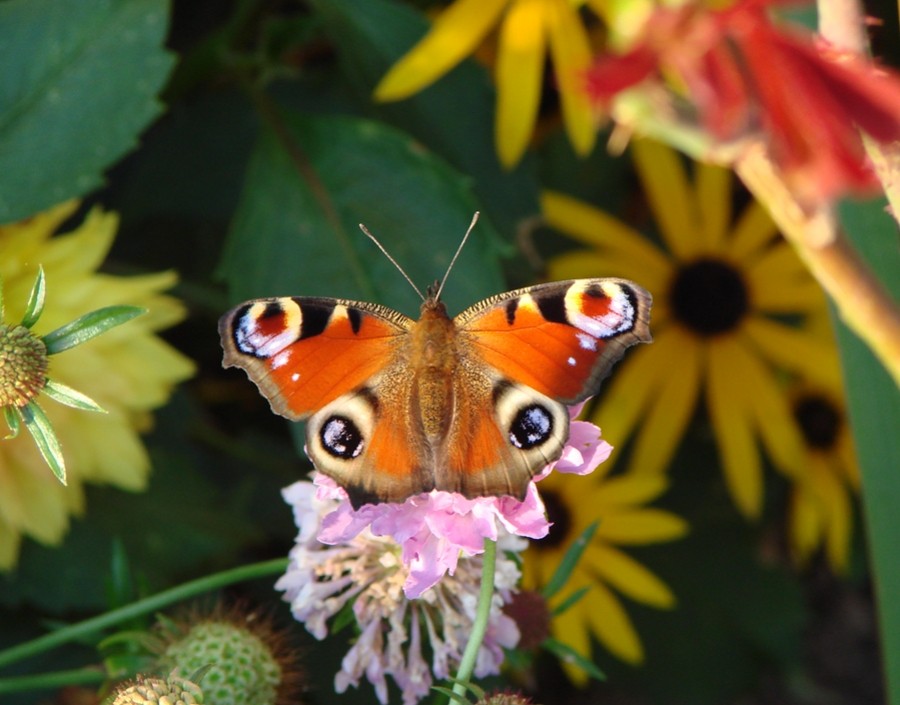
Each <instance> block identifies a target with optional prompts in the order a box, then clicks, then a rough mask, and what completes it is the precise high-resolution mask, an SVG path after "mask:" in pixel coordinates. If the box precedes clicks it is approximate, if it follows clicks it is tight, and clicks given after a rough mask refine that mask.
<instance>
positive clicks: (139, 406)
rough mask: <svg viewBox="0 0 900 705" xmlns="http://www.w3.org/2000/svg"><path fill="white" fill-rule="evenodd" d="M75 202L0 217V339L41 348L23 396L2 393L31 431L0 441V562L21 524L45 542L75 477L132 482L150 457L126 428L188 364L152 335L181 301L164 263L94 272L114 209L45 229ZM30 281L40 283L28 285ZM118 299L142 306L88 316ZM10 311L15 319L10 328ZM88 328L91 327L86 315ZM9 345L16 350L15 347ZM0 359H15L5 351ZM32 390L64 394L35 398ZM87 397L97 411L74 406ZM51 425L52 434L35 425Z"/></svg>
mask: <svg viewBox="0 0 900 705" xmlns="http://www.w3.org/2000/svg"><path fill="white" fill-rule="evenodd" d="M76 208H77V204H76V203H74V202H73V203H67V204H64V205H61V206H58V207H56V208H53V209H51V210H49V211H47V212H45V213H41V214H38V215H36V216H34V217H32V218H30V219H28V220H25V221H22V222H19V223H12V224H9V225H3V226H0V279H2V282H3V302H4V303H3V309H4V315H3V318H2V321H3V322H4V326H5V328H4V330H5V334H4V335H5V340H6V342H5V344H4V343H0V347H4V350H6V352H9V351H11V350H13V351H14V350H19V351H24V350H25V348H24V347H23V346H25V345H26V342H27V344H28V345H29V346H30V347H29V350H28V351H26V352H27V354H26V355H24V358H28V359H32V360H39V359H40V357H41V355H42V354H43V355H45V356H46V355H47V354H50V355H51V357H50V358H49V359H47V358H46V357H44V361H43V362H39V363H37V364H36V366H34V367H33V368H32V369H31V372H30V373H29V374H30V375H31V376H30V377H29V379H31V380H32V381H31V382H28V383H26V384H25V385H24V387H22V388H21V391H22V393H23V394H24V396H21V397H19V399H18V400H16V399H11V398H5V401H3V404H4V406H5V407H6V409H7V411H5V412H4V413H5V415H6V418H7V420H10V421H12V423H13V425H14V426H15V425H16V424H17V423H18V422H17V421H16V420H15V419H16V417H17V416H20V417H21V422H22V424H21V425H24V426H25V427H26V428H27V429H28V430H29V431H31V432H32V435H33V434H35V431H37V435H36V436H35V439H37V440H38V444H36V443H35V442H34V439H32V438H31V437H29V436H30V434H29V433H17V434H15V437H13V438H6V439H4V440H0V569H5V568H10V567H11V566H13V565H14V564H15V562H16V559H17V556H18V550H19V545H20V542H21V537H22V536H23V535H26V536H30V537H31V538H33V539H35V540H37V541H40V542H42V543H46V544H51V545H55V544H58V543H59V542H60V541H61V540H62V538H63V536H64V535H65V532H66V529H67V527H68V522H69V516H70V515H71V514H80V513H82V512H83V511H84V493H83V487H82V486H83V483H85V482H94V483H110V484H113V485H116V486H118V487H121V488H123V489H127V490H133V491H137V490H140V489H143V487H144V485H145V483H146V478H147V474H148V471H149V465H150V463H149V459H148V457H147V453H146V450H145V449H144V447H143V445H142V443H141V441H140V438H139V435H138V434H139V432H140V431H141V430H144V429H146V428H147V426H148V425H149V423H150V421H151V416H150V412H151V410H152V409H154V408H156V407H158V406H160V405H161V404H163V403H164V402H165V401H166V400H167V399H168V397H169V394H170V392H171V389H172V387H173V386H174V385H175V384H176V383H177V382H179V381H181V380H183V379H185V378H187V377H188V376H190V375H191V374H192V373H193V369H194V367H193V364H192V363H191V362H190V361H189V360H187V359H186V358H185V357H184V356H183V355H181V354H180V353H178V352H176V351H175V350H174V349H173V348H171V347H170V346H169V345H167V344H166V343H164V342H163V341H162V340H160V339H159V338H158V337H157V336H156V335H155V332H156V331H158V330H160V329H162V328H165V327H168V326H170V325H172V324H173V323H176V322H177V321H179V320H181V319H182V318H183V317H184V309H183V307H182V306H181V304H180V303H179V302H178V301H177V300H175V299H174V298H172V297H169V296H165V295H162V294H161V293H160V292H161V291H163V290H164V289H167V288H169V287H170V286H172V284H173V283H174V281H175V275H174V273H172V272H164V273H159V274H150V275H144V276H134V277H118V276H111V275H107V274H101V273H98V272H97V271H96V270H97V268H98V267H99V265H100V264H101V262H102V261H103V259H104V257H105V256H106V253H107V252H108V250H109V248H110V246H111V245H112V242H113V238H114V237H115V230H116V223H117V218H116V216H115V215H113V214H109V213H103V212H102V211H100V210H99V209H95V210H93V211H91V212H90V213H89V214H88V215H87V216H86V218H85V220H84V222H83V223H82V224H81V225H80V226H78V227H77V228H76V229H75V230H73V231H71V232H68V233H66V234H64V235H57V236H55V237H54V236H53V235H54V232H55V231H56V229H57V228H58V227H59V225H60V224H61V223H62V222H63V221H64V220H65V219H66V218H68V217H69V216H71V215H72V213H73V212H74V211H75V209H76ZM40 270H42V271H43V275H42V276H39V274H38V273H39V271H40ZM35 281H41V282H43V281H46V282H48V284H47V286H46V288H45V287H44V285H43V284H40V285H38V286H36V285H35ZM38 300H41V306H39V307H37V306H36V304H37V301H38ZM110 307H111V308H110ZM127 307H139V308H141V309H145V310H146V311H147V313H146V314H144V315H142V316H140V317H138V318H135V319H134V320H131V321H129V323H128V325H126V326H118V327H116V328H112V329H108V328H109V326H108V325H106V324H104V323H102V322H100V323H99V324H98V321H97V320H93V319H92V317H91V315H88V314H92V312H96V311H97V310H98V309H99V310H101V312H100V314H99V317H100V319H103V318H104V317H105V316H106V315H107V314H108V313H109V312H110V311H113V312H115V311H120V312H121V311H127V310H128V308H127ZM38 309H39V313H40V315H39V318H36V319H35V315H34V314H35V313H36V311H37V310H38ZM103 309H105V312H103ZM92 315H93V314H92ZM126 317H127V316H126ZM32 319H35V320H32ZM92 320H93V323H94V324H98V325H100V328H102V329H103V330H105V331H106V332H105V333H104V334H103V335H100V336H99V337H96V338H93V339H91V340H90V342H88V343H87V344H84V345H80V344H79V343H81V342H83V341H84V340H85V339H86V337H91V336H90V335H87V336H85V330H87V329H86V328H85V327H84V326H85V325H88V324H91V322H92ZM10 321H12V322H16V321H21V322H22V325H19V326H18V328H17V327H16V325H11V324H9V323H8V322H10ZM119 322H121V321H119ZM21 328H24V329H26V330H25V331H22V330H19V329H21ZM88 328H90V325H88ZM79 331H81V332H80V333H79ZM93 331H94V332H93V333H92V334H91V335H93V334H96V332H97V328H96V326H95V327H94V328H93ZM26 332H27V335H26ZM17 341H18V342H17ZM35 341H38V342H35ZM74 345H77V347H73V346H74ZM41 346H43V347H44V351H43V353H42V352H41V350H40V349H39V348H40V347H41ZM63 351H64V352H63ZM56 352H63V354H60V355H57V354H54V353H56ZM13 354H14V355H18V358H17V359H19V360H20V361H21V360H22V359H24V358H23V356H22V355H21V352H20V353H15V352H14V353H13ZM45 365H46V367H45ZM3 366H4V367H5V368H6V369H7V370H10V369H18V370H19V372H21V369H22V368H21V366H20V365H19V364H13V363H10V361H9V358H8V357H7V359H6V360H5V361H4V364H3ZM10 374H11V373H10ZM17 374H18V373H17ZM48 379H49V380H50V382H49V383H48V382H47V380H48ZM74 390H77V392H75V391H74ZM38 394H40V395H42V396H47V397H50V398H51V399H53V400H56V401H63V402H64V403H63V404H57V403H53V402H52V401H51V402H49V403H47V404H43V403H41V402H40V400H39V399H38V398H37V395H38ZM67 404H68V405H67ZM92 405H93V406H95V407H100V408H102V409H103V410H104V411H105V412H106V413H103V414H100V413H85V412H84V411H83V409H85V408H91V407H92ZM73 406H74V407H76V408H73ZM12 407H15V411H12V412H11V411H10V409H11V408H12ZM44 417H45V418H44ZM51 427H52V429H53V432H52V434H51V435H52V438H51V436H50V435H48V434H47V432H46V431H47V429H49V428H51ZM14 430H15V429H14ZM38 436H40V438H38ZM54 439H55V440H54ZM39 446H40V447H39ZM53 446H56V447H55V448H54V447H53ZM48 454H49V455H48ZM53 457H56V458H57V460H59V462H62V460H61V459H62V458H63V457H64V458H65V469H66V473H65V477H66V482H67V484H66V486H63V485H62V484H60V483H59V482H58V481H57V479H56V478H55V477H54V475H53V473H51V472H50V471H49V470H48V468H47V465H46V462H45V458H50V459H51V462H52V458H53ZM60 469H61V468H56V470H57V471H58V470H60Z"/></svg>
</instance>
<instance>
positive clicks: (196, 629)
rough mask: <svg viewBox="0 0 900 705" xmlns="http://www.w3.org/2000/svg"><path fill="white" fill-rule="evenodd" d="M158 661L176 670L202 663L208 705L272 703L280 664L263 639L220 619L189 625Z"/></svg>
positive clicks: (184, 670) (187, 670)
mask: <svg viewBox="0 0 900 705" xmlns="http://www.w3.org/2000/svg"><path fill="white" fill-rule="evenodd" d="M162 661H163V662H164V663H167V664H171V666H172V667H173V668H174V669H175V672H176V673H179V674H190V673H193V672H195V671H197V670H198V669H200V668H204V667H206V666H208V667H209V670H207V672H206V673H205V675H204V676H203V690H204V693H205V694H206V699H207V703H210V705H274V703H276V702H277V698H278V687H279V684H280V683H281V679H282V673H281V665H280V664H279V662H278V660H277V659H276V658H275V656H274V655H273V654H272V652H271V650H270V649H269V648H268V647H267V646H266V644H265V642H264V641H263V640H262V639H260V638H259V637H258V636H257V635H255V634H253V633H252V632H250V631H249V630H247V629H244V628H242V627H240V626H237V625H235V624H231V623H229V622H223V621H205V622H198V623H196V624H194V625H192V626H191V627H190V628H189V630H188V631H187V632H186V633H185V634H184V635H183V636H181V637H180V638H177V639H175V640H173V641H172V643H170V644H169V645H168V647H167V648H166V650H165V652H164V653H163V658H162Z"/></svg>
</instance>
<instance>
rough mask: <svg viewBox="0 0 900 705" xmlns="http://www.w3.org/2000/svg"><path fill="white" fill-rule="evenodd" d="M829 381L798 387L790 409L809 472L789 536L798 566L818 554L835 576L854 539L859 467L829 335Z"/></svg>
mask: <svg viewBox="0 0 900 705" xmlns="http://www.w3.org/2000/svg"><path fill="white" fill-rule="evenodd" d="M821 345H822V350H823V355H827V356H828V357H829V358H830V359H831V363H832V364H831V365H830V367H829V370H828V371H829V373H830V374H829V375H828V376H827V377H826V378H821V379H815V380H813V379H805V380H801V381H798V382H796V383H795V384H794V385H793V387H792V389H791V394H790V397H791V409H792V411H793V414H794V418H795V419H796V420H797V423H798V425H799V426H800V429H801V430H802V432H803V440H804V444H805V449H806V458H807V459H806V466H805V468H804V470H805V472H804V473H803V474H802V475H801V476H800V477H799V478H797V479H796V481H795V482H794V487H793V489H792V492H791V501H790V513H789V517H788V531H789V537H790V548H791V553H792V555H793V558H794V560H795V561H796V562H797V563H799V564H800V565H805V564H806V563H808V562H809V559H810V558H811V557H812V556H813V554H814V553H815V552H816V551H817V550H818V549H820V548H824V553H825V557H826V558H827V560H828V563H829V564H830V565H831V568H832V569H833V570H834V571H835V572H836V573H843V572H846V570H847V563H848V560H849V554H850V537H851V535H852V533H853V500H852V495H853V494H854V493H856V492H858V491H859V486H860V476H859V466H858V465H857V462H856V451H855V448H854V445H853V434H852V432H851V429H850V424H849V423H848V418H847V411H846V408H845V403H844V395H843V385H842V381H841V374H840V364H839V362H838V356H837V349H836V347H835V344H834V338H833V336H831V335H830V330H829V331H828V334H827V335H826V336H822V343H821Z"/></svg>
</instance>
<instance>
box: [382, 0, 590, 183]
mask: <svg viewBox="0 0 900 705" xmlns="http://www.w3.org/2000/svg"><path fill="white" fill-rule="evenodd" d="M581 4H583V3H578V2H570V0H456V2H454V3H453V4H452V5H450V7H448V8H447V9H446V10H444V12H443V13H441V15H439V16H438V17H437V19H436V20H435V22H434V25H433V26H432V28H431V30H430V31H429V32H428V34H426V35H425V37H424V38H423V39H422V40H421V41H420V42H419V43H418V44H416V46H414V47H413V48H412V49H411V50H410V51H409V52H408V53H407V54H406V55H405V56H404V57H403V58H401V59H400V60H399V61H398V62H397V63H396V64H394V66H393V67H391V69H390V70H389V71H388V73H387V74H385V76H384V78H382V80H381V82H380V83H379V84H378V86H377V87H376V88H375V98H376V99H377V100H382V101H390V100H402V99H404V98H408V97H409V96H411V95H413V94H414V93H417V92H418V91H420V90H422V89H424V88H426V87H427V86H429V85H431V84H432V83H433V82H434V81H436V80H437V79H439V78H440V77H441V76H443V75H444V74H445V73H447V72H448V71H449V70H450V69H452V68H453V67H454V66H456V65H457V64H458V63H459V62H460V61H462V60H463V59H464V58H465V57H467V56H469V55H470V54H472V53H473V52H474V51H475V50H476V48H477V47H478V46H479V45H480V44H481V43H482V42H483V41H484V40H485V38H486V37H487V35H488V33H489V32H490V31H491V29H493V28H494V27H495V26H497V25H499V29H498V46H497V60H496V65H495V82H496V86H497V111H496V117H495V121H494V133H495V141H496V144H497V154H498V156H499V158H500V162H501V163H502V164H503V165H504V166H506V167H512V166H515V165H516V164H517V163H518V161H519V160H520V159H521V158H522V155H523V153H524V152H525V149H526V148H527V146H528V143H529V140H530V139H531V136H532V134H533V133H534V127H535V123H536V121H537V117H538V108H539V107H540V99H541V92H542V87H543V82H544V65H545V62H546V60H547V56H548V54H549V56H550V58H551V60H552V64H553V76H554V81H555V88H556V89H557V90H558V91H559V97H560V103H561V107H562V118H563V123H564V125H565V128H566V132H567V134H568V136H569V141H570V142H571V144H572V147H573V148H574V150H575V152H576V153H577V154H579V155H585V154H587V153H589V152H590V151H591V150H592V149H593V148H594V143H595V142H596V125H595V118H594V115H593V109H592V107H591V105H590V102H589V101H588V97H587V92H586V91H585V90H584V89H583V86H582V82H583V80H584V79H583V76H584V73H585V71H586V70H587V68H588V66H589V65H590V62H591V58H592V49H591V45H590V41H589V37H588V32H587V29H586V27H585V25H584V23H583V20H582V18H581V16H580V14H579V12H580V7H579V6H580V5H581ZM591 4H592V5H599V4H600V3H591ZM463 109H464V108H463Z"/></svg>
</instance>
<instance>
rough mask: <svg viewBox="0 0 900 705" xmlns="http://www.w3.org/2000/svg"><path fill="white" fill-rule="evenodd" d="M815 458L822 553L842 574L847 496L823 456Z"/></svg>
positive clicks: (847, 540)
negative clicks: (822, 515)
mask: <svg viewBox="0 0 900 705" xmlns="http://www.w3.org/2000/svg"><path fill="white" fill-rule="evenodd" d="M817 461H818V462H817V463H816V464H817V465H818V467H816V468H815V470H814V472H815V473H816V480H815V482H816V483H817V484H818V485H819V492H820V494H821V496H822V499H823V502H824V505H825V554H826V555H827V556H828V562H829V563H830V564H831V567H832V568H833V569H834V570H835V571H836V572H838V573H845V572H846V571H847V562H848V557H849V554H850V533H851V531H852V527H853V521H852V510H851V507H850V498H849V497H848V496H847V488H846V487H844V485H843V484H842V483H841V481H840V480H839V479H838V476H837V474H836V473H835V472H834V470H833V469H832V468H831V467H829V463H828V461H827V460H825V459H824V458H821V459H817ZM814 462H815V461H814Z"/></svg>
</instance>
